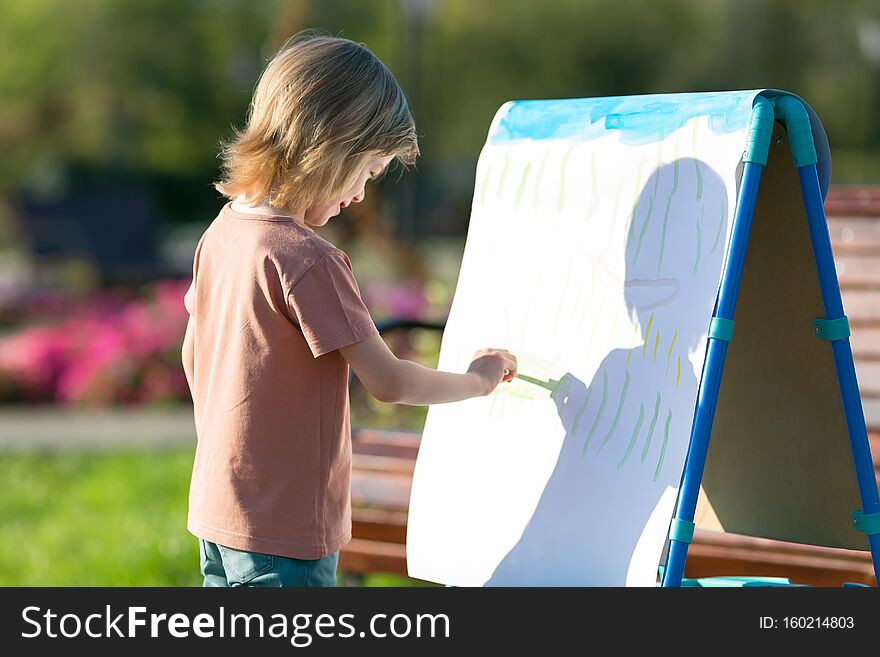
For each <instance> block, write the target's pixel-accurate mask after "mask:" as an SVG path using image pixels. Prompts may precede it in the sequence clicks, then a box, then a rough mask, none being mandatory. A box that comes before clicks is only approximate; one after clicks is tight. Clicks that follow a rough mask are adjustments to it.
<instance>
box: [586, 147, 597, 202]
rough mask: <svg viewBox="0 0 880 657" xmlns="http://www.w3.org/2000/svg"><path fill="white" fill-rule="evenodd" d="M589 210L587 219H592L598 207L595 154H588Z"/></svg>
mask: <svg viewBox="0 0 880 657" xmlns="http://www.w3.org/2000/svg"><path fill="white" fill-rule="evenodd" d="M590 185H591V187H592V189H591V190H590V209H589V211H588V212H587V217H588V218H592V217H593V215H594V214H596V208H597V207H599V182H598V180H596V152H595V151H593V152H592V153H591V154H590Z"/></svg>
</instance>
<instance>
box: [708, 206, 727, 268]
mask: <svg viewBox="0 0 880 657" xmlns="http://www.w3.org/2000/svg"><path fill="white" fill-rule="evenodd" d="M726 218H727V197H726V196H724V197H722V198H721V218H720V219H718V233H717V234H716V235H715V243H714V244H712V250H711V251H709V255H712V254H713V253H715V248H716V247H717V246H718V241H719V240H720V239H721V227H722V226H723V225H724V220H725V219H726Z"/></svg>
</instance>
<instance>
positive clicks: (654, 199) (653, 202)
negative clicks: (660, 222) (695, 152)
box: [633, 160, 660, 267]
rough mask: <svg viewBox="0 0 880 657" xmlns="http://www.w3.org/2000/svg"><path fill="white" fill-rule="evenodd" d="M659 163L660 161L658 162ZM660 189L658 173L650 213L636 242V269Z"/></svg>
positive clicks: (655, 177) (650, 201)
mask: <svg viewBox="0 0 880 657" xmlns="http://www.w3.org/2000/svg"><path fill="white" fill-rule="evenodd" d="M658 161H659V160H658ZM659 187H660V175H659V174H658V173H656V172H655V173H654V190H653V191H652V192H651V196H650V198H649V199H648V213H647V214H646V215H645V221H644V223H643V224H642V230H641V231H639V239H638V241H637V242H636V254H635V256H633V267H635V265H636V263H637V262H638V260H639V253H641V251H642V239H644V237H645V230H647V228H648V222H650V220H651V215H652V214H653V212H654V204H655V203H656V201H657V191H658V190H659Z"/></svg>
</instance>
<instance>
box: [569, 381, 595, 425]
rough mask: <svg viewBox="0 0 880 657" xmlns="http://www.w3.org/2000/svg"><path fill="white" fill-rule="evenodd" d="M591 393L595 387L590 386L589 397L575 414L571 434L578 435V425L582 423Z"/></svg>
mask: <svg viewBox="0 0 880 657" xmlns="http://www.w3.org/2000/svg"><path fill="white" fill-rule="evenodd" d="M591 394H593V389H592V388H590V389H589V390H587V398H586V399H584V403H583V404H582V405H581V407H580V408H579V409H578V412H577V415H575V416H574V422H572V424H571V435H572V436H576V435H577V430H578V426H579V425H580V423H581V418H582V417H583V415H584V411H586V410H587V404H589V403H590V395H591Z"/></svg>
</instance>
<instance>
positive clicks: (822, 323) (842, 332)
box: [813, 315, 850, 342]
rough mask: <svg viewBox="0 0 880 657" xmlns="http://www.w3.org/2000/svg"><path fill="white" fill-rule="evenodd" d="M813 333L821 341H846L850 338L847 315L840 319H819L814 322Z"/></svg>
mask: <svg viewBox="0 0 880 657" xmlns="http://www.w3.org/2000/svg"><path fill="white" fill-rule="evenodd" d="M813 332H814V333H815V334H816V337H817V338H819V339H820V340H830V341H832V342H833V341H835V340H845V339H846V338H848V337H849V336H850V330H849V320H848V319H847V318H846V315H844V316H843V317H840V318H838V319H824V318H821V317H820V318H817V319H814V320H813Z"/></svg>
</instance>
